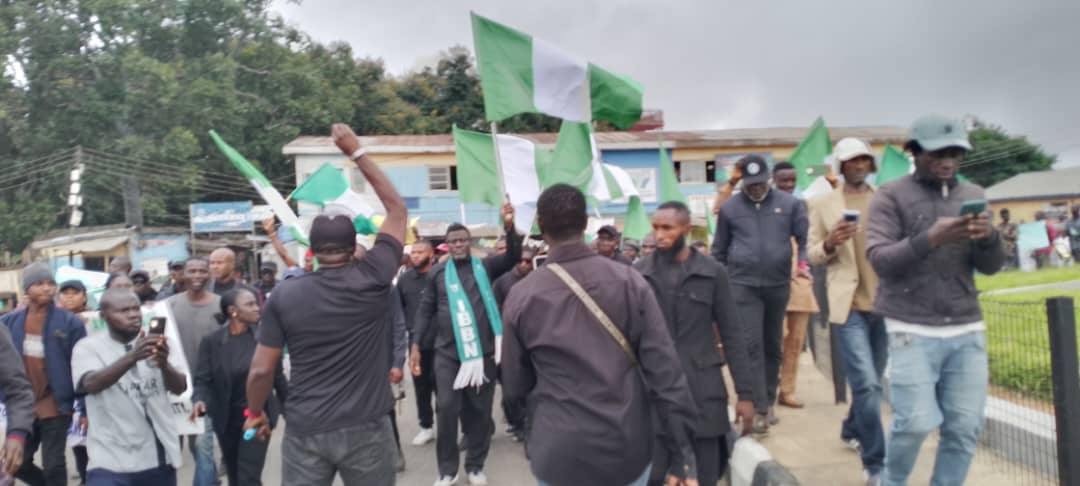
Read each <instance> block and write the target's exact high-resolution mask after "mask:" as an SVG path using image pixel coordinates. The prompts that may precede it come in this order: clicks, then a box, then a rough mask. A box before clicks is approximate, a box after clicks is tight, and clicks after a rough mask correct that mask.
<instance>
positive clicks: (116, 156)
mask: <svg viewBox="0 0 1080 486" xmlns="http://www.w3.org/2000/svg"><path fill="white" fill-rule="evenodd" d="M87 151H89V152H93V153H94V154H97V155H102V156H105V157H107V158H111V159H114V160H115V159H124V160H126V161H128V162H134V163H135V164H137V165H143V166H148V167H151V168H157V169H160V170H166V171H172V170H176V169H178V168H179V167H178V166H173V165H168V164H165V163H161V162H153V161H149V160H145V159H139V158H135V157H131V156H126V155H120V154H112V153H108V152H103V151H100V150H94V149H87ZM191 167H194V168H195V170H196V171H197V172H199V173H200V174H202V175H206V171H205V170H203V169H201V168H199V167H198V166H197V165H191ZM211 175H212V176H214V177H218V178H221V179H227V180H234V181H243V182H244V183H246V184H250V182H248V180H247V179H244V178H243V177H240V176H238V175H226V174H211ZM273 180H274V179H271V185H273ZM275 189H277V190H278V191H281V190H282V189H283V188H280V187H276V186H275Z"/></svg>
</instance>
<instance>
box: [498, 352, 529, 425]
mask: <svg viewBox="0 0 1080 486" xmlns="http://www.w3.org/2000/svg"><path fill="white" fill-rule="evenodd" d="M498 375H499V384H500V385H502V367H499V369H498ZM502 410H503V416H504V417H506V423H507V424H509V425H510V426H511V427H513V428H515V429H517V430H519V431H524V430H525V411H526V408H525V399H524V398H522V399H519V400H511V399H508V398H506V394H503V399H502Z"/></svg>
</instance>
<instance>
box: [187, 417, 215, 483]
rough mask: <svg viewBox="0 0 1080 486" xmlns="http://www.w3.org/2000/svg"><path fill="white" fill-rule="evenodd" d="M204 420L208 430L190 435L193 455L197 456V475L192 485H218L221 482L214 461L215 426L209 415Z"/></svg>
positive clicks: (189, 442) (189, 441)
mask: <svg viewBox="0 0 1080 486" xmlns="http://www.w3.org/2000/svg"><path fill="white" fill-rule="evenodd" d="M203 422H204V423H206V432H204V433H202V434H199V435H192V436H188V437H189V440H188V444H189V445H190V446H191V455H192V456H193V457H194V458H195V477H194V478H193V480H192V481H191V483H192V486H217V485H219V484H221V483H220V482H219V481H218V475H217V464H216V463H215V462H214V426H213V424H212V423H211V422H210V417H209V416H207V417H205V418H204V419H203Z"/></svg>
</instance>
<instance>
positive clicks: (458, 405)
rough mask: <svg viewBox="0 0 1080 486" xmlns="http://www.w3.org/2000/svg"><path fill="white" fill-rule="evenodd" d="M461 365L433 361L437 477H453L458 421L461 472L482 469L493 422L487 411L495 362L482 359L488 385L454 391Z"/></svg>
mask: <svg viewBox="0 0 1080 486" xmlns="http://www.w3.org/2000/svg"><path fill="white" fill-rule="evenodd" d="M460 366H461V365H460V364H459V363H458V362H457V361H454V360H451V359H448V358H444V357H442V356H437V357H436V358H435V382H436V386H435V387H436V390H437V395H438V407H439V410H438V420H439V423H438V430H437V431H436V432H437V435H436V437H435V455H436V459H437V460H438V463H439V476H451V477H453V476H456V475H457V473H458V466H459V463H460V460H461V459H460V458H461V452H460V450H459V449H458V444H457V441H458V420H459V419H460V420H461V427H462V429H463V431H464V432H465V441H466V447H467V450H466V452H465V472H467V473H472V472H477V471H482V470H483V469H484V461H485V460H487V455H488V450H489V449H490V448H491V434H492V433H494V430H493V426H494V422H493V421H492V420H491V407H492V405H493V402H494V400H495V381H494V378H495V360H494V359H492V358H487V357H485V358H484V375H485V376H487V377H488V380H489V381H488V382H487V383H484V384H483V385H482V386H480V387H479V388H477V387H469V388H465V389H463V390H455V389H454V378H456V377H457V372H458V368H459V367H460Z"/></svg>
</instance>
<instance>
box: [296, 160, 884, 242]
mask: <svg viewBox="0 0 1080 486" xmlns="http://www.w3.org/2000/svg"><path fill="white" fill-rule="evenodd" d="M794 148H795V147H794V146H780V145H764V146H744V147H723V148H720V147H703V148H676V149H668V154H669V156H670V157H671V160H673V161H711V160H714V159H716V156H717V155H718V154H729V155H731V156H732V158H731V159H729V160H728V161H727V162H728V163H730V162H733V161H734V159H735V158H737V156H741V155H745V154H749V153H757V154H762V155H764V156H766V158H770V159H772V160H781V159H786V158H787V157H790V155H791V152H792V151H793V150H794ZM873 149H874V151H875V152H876V153H878V154H880V153H882V152H883V151H884V150H885V146H884V145H883V144H878V145H874V146H873ZM369 156H370V157H372V159H373V160H374V161H375V162H377V163H378V164H379V165H380V167H382V168H383V170H384V171H385V172H386V174H387V176H388V177H389V178H390V180H391V181H392V182H393V183H394V186H395V187H396V188H397V189H398V191H399V192H400V193H401V195H402V197H404V198H405V203H406V206H408V208H409V215H410V217H420V218H421V221H428V222H434V221H440V222H452V221H459V222H460V221H462V216H463V212H462V208H461V205H460V202H459V199H458V193H457V191H432V190H430V188H429V185H428V167H444V166H454V165H456V161H455V159H454V154H453V153H424V154H397V153H378V154H370V155H369ZM602 157H603V159H604V161H605V162H607V163H610V164H614V165H618V166H620V167H623V168H624V169H628V171H629V172H631V173H632V174H631V175H642V174H644V171H648V170H652V175H651V176H652V178H653V187H655V188H656V191H657V192H658V191H659V181H658V180H657V178H658V177H659V168H660V157H659V153H658V151H657V149H641V150H604V151H602ZM295 161H296V177H297V180H296V182H297V184H300V183H301V182H303V180H304V179H305V178H306V177H307V175H309V174H311V173H312V172H314V171H315V170H317V169H318V168H319V166H321V165H322V164H323V163H327V162H329V163H332V164H334V165H336V166H338V167H340V168H342V169H345V170H346V174H348V175H349V176H350V181H351V182H352V187H353V190H355V191H356V192H358V193H359V194H360V195H361V196H362V197H363V198H364V199H365V200H366V201H367V202H368V204H370V205H371V206H372V207H373V208H375V209H376V211H382V205H381V204H380V203H379V200H378V198H377V197H376V196H375V194H374V192H372V191H371V190H370V187H368V186H367V183H366V181H364V180H363V177H362V176H360V175H359V170H358V169H356V168H355V165H353V163H352V162H350V161H349V160H348V159H346V158H345V157H343V156H341V155H337V154H322V155H319V154H311V155H306V154H305V155H297V156H296V158H295ZM718 170H722V169H720V168H718ZM680 189H681V190H682V192H683V194H684V195H686V196H687V197H688V199H689V200H690V203H691V204H690V205H691V209H692V210H693V212H694V213H695V214H698V213H705V214H708V212H709V205H710V204H711V200H712V195H713V193H714V191H715V184H714V183H704V184H680ZM642 199H643V202H644V203H645V207H646V209H647V210H648V211H653V210H655V209H656V206H657V204H658V202H657V201H656V199H655V197H652V196H649V195H646V197H643V198H642ZM300 206H301V207H300V217H301V220H302V221H304V222H305V223H309V222H310V220H311V219H312V218H314V216H315V215H316V214H318V211H319V209H318V208H317V207H315V206H312V205H308V204H301V205H300ZM597 209H598V210H599V212H600V213H601V214H602V215H603V216H605V217H614V218H616V220H617V221H620V222H621V218H622V216H623V215H624V214H625V212H626V204H625V203H611V204H603V205H601V206H600V207H599V208H597ZM590 211H592V210H590ZM464 222H466V223H469V224H497V223H498V209H497V208H491V207H487V206H484V205H479V204H466V205H465V208H464Z"/></svg>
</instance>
